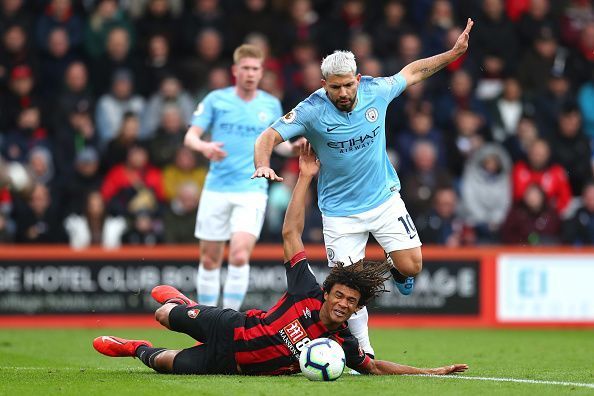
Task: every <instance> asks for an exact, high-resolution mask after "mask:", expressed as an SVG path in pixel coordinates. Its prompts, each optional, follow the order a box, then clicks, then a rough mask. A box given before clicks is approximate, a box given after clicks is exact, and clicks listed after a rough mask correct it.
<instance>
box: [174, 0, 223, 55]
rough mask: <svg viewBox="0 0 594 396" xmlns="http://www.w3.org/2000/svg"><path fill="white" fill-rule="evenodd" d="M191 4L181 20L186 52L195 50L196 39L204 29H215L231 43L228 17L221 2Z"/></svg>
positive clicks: (209, 0) (208, 0) (194, 0)
mask: <svg viewBox="0 0 594 396" xmlns="http://www.w3.org/2000/svg"><path fill="white" fill-rule="evenodd" d="M187 3H188V4H191V6H189V7H188V8H190V10H188V11H186V12H185V13H184V14H183V16H182V20H181V25H182V29H183V34H182V43H183V46H184V50H185V51H186V52H191V51H193V49H194V38H195V37H196V36H197V35H198V33H199V32H200V31H202V30H204V29H215V30H217V31H218V32H219V33H221V34H222V36H223V41H224V42H229V26H228V22H227V20H228V17H227V15H225V12H224V11H223V9H222V7H221V1H220V0H191V1H188V2H187Z"/></svg>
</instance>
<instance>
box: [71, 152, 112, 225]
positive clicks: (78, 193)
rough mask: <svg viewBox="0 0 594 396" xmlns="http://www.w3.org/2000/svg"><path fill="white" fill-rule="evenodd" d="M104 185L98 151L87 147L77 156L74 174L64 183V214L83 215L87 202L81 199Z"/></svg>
mask: <svg viewBox="0 0 594 396" xmlns="http://www.w3.org/2000/svg"><path fill="white" fill-rule="evenodd" d="M102 183H103V177H102V175H101V174H100V173H99V154H98V153H97V150H95V149H93V148H91V147H87V148H85V149H83V150H81V151H79V152H78V153H77V154H76V158H75V160H74V173H73V174H72V176H69V177H68V182H67V183H64V190H63V195H62V200H63V205H62V206H63V207H62V210H63V213H64V214H66V215H68V214H71V213H76V214H82V213H84V210H85V202H83V201H82V200H81V197H86V196H87V195H89V194H90V193H91V192H92V191H94V190H99V189H100V188H101V184H102Z"/></svg>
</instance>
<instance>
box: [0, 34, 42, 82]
mask: <svg viewBox="0 0 594 396" xmlns="http://www.w3.org/2000/svg"><path fill="white" fill-rule="evenodd" d="M0 32H1V33H0V34H2V47H0V88H2V89H5V88H7V87H8V84H9V80H10V72H11V71H12V70H13V69H14V68H15V67H17V66H22V65H29V66H30V67H33V68H35V66H36V65H37V54H36V53H35V51H33V48H32V45H31V43H29V39H30V37H29V36H27V31H26V30H25V27H24V26H23V25H19V24H14V25H7V26H6V27H4V26H2V24H0Z"/></svg>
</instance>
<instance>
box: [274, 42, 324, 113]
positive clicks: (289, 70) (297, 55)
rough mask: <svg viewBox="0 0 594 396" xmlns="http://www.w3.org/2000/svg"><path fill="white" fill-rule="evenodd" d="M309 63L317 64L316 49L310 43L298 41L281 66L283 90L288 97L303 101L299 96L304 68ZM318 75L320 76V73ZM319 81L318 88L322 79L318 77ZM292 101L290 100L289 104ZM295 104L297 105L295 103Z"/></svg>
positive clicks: (303, 77)
mask: <svg viewBox="0 0 594 396" xmlns="http://www.w3.org/2000/svg"><path fill="white" fill-rule="evenodd" d="M311 63H319V55H318V48H317V47H316V45H315V43H313V42H311V41H298V42H297V43H295V45H293V47H292V48H291V52H290V53H289V54H287V55H286V59H285V62H284V65H283V80H284V82H285V89H286V90H287V92H288V93H289V95H290V96H294V97H295V99H297V98H299V100H302V99H303V96H300V94H302V92H301V91H302V89H303V84H304V79H305V76H304V72H305V67H306V66H308V65H310V64H311ZM318 68H319V65H318ZM319 75H320V76H321V75H322V74H321V72H320V73H319ZM319 80H320V81H318V88H319V87H320V86H321V80H322V78H321V77H320V78H319ZM316 89H317V88H316ZM312 92H313V91H312ZM292 101H293V100H291V102H292ZM295 104H297V102H296V103H295Z"/></svg>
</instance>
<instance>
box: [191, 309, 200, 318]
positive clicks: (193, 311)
mask: <svg viewBox="0 0 594 396" xmlns="http://www.w3.org/2000/svg"><path fill="white" fill-rule="evenodd" d="M199 313H200V310H199V309H198V308H194V309H190V310H189V311H188V317H189V318H190V319H196V316H198V314H199Z"/></svg>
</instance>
